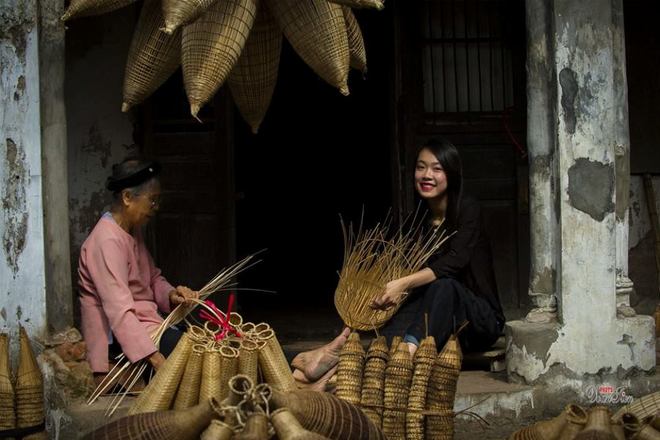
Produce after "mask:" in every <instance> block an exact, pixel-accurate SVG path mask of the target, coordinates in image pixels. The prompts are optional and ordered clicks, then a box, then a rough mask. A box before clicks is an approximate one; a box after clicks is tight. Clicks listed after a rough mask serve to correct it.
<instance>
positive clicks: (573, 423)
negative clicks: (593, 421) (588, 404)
mask: <svg viewBox="0 0 660 440" xmlns="http://www.w3.org/2000/svg"><path fill="white" fill-rule="evenodd" d="M565 413H566V426H564V429H562V431H561V434H560V435H559V440H573V439H574V438H575V436H576V435H577V434H578V433H579V432H580V431H582V430H583V429H584V426H585V425H586V423H587V417H588V415H587V412H586V411H585V410H584V409H583V408H582V407H581V406H578V405H572V404H571V405H568V406H567V407H566V410H565Z"/></svg>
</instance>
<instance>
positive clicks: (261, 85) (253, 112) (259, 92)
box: [227, 2, 282, 133]
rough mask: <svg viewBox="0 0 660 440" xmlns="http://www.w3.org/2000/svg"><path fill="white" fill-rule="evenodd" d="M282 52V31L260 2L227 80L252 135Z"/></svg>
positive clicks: (265, 106)
mask: <svg viewBox="0 0 660 440" xmlns="http://www.w3.org/2000/svg"><path fill="white" fill-rule="evenodd" d="M281 51H282V31H281V30H280V28H279V26H278V25H277V23H276V22H275V19H274V18H273V16H272V14H271V13H270V11H269V10H268V7H267V5H266V4H265V3H264V2H262V3H261V4H260V5H259V12H258V13H257V18H256V20H255V22H254V26H253V27H252V31H250V36H249V37H248V39H247V42H246V43H245V47H244V48H243V52H241V56H240V57H239V58H238V62H237V63H236V65H235V66H234V68H233V69H232V71H231V73H230V74H229V78H228V79H227V81H228V84H229V90H231V95H232V97H233V98H234V102H235V103H236V106H237V107H238V111H239V112H240V113H241V116H243V119H245V121H246V122H247V123H248V124H249V125H250V127H251V128H252V132H253V133H257V131H258V130H259V126H260V125H261V121H263V119H264V116H265V115H266V111H267V110H268V106H270V101H271V99H272V97H273V91H274V90H275V84H276V83H277V70H278V68H279V64H280V53H281Z"/></svg>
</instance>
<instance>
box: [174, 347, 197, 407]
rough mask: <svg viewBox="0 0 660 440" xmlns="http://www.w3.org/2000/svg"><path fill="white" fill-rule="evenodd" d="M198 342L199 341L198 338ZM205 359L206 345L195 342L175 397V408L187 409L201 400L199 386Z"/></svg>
mask: <svg viewBox="0 0 660 440" xmlns="http://www.w3.org/2000/svg"><path fill="white" fill-rule="evenodd" d="M196 342H199V340H197V341H196ZM203 360H204V346H203V345H201V344H199V343H195V344H193V346H192V348H191V351H190V356H188V361H187V362H186V368H185V370H184V373H183V377H182V378H181V384H180V385H179V389H178V390H177V392H176V398H175V399H174V409H186V408H190V407H191V406H195V405H197V403H198V401H199V386H200V383H201V381H202V362H203Z"/></svg>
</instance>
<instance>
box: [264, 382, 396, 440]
mask: <svg viewBox="0 0 660 440" xmlns="http://www.w3.org/2000/svg"><path fill="white" fill-rule="evenodd" d="M271 401H272V402H273V404H274V406H275V408H278V409H279V408H284V407H287V408H289V410H290V411H291V413H293V415H294V416H295V417H296V419H298V421H299V422H300V424H301V425H302V426H303V427H304V428H305V429H307V430H309V431H312V432H316V433H317V434H320V435H323V436H325V437H327V438H330V439H333V440H385V436H384V434H383V432H382V431H381V430H380V428H378V427H377V426H376V425H375V424H374V423H373V422H372V421H371V420H370V419H369V418H368V417H367V416H366V415H365V414H364V413H363V412H362V411H360V409H359V408H358V407H356V406H355V405H352V404H350V403H348V402H345V401H343V400H341V399H338V398H336V397H335V396H333V395H331V394H328V393H319V392H316V391H293V392H289V393H283V392H281V391H278V390H273V396H272V399H271Z"/></svg>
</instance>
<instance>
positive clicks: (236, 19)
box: [181, 0, 257, 117]
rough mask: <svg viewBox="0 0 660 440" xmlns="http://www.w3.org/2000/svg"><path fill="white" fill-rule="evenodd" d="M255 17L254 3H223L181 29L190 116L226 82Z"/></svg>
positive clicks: (251, 0) (230, 0) (242, 0)
mask: <svg viewBox="0 0 660 440" xmlns="http://www.w3.org/2000/svg"><path fill="white" fill-rule="evenodd" d="M256 14H257V3H256V0H223V1H218V2H216V3H214V4H213V5H212V6H211V7H210V8H208V9H207V10H206V12H205V13H204V14H203V15H202V16H201V17H200V18H198V19H197V20H196V21H195V22H194V23H191V24H190V25H188V26H186V27H184V29H183V36H182V46H181V47H182V64H183V82H184V85H185V88H186V94H187V95H188V102H189V103H190V112H191V114H192V115H193V116H195V117H196V116H197V113H198V112H199V109H200V108H201V107H202V106H203V105H204V104H206V103H207V102H208V101H209V100H210V99H211V98H212V97H213V95H215V93H216V91H217V90H218V89H219V88H220V86H221V85H222V84H223V83H224V82H225V79H226V78H227V76H228V75H229V72H230V71H231V70H232V68H233V67H234V65H235V64H236V61H237V60H238V57H239V56H240V54H241V52H242V51H243V47H244V46H245V42H246V40H247V38H248V34H249V33H250V29H251V28H252V25H253V24H254V19H255V16H256Z"/></svg>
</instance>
